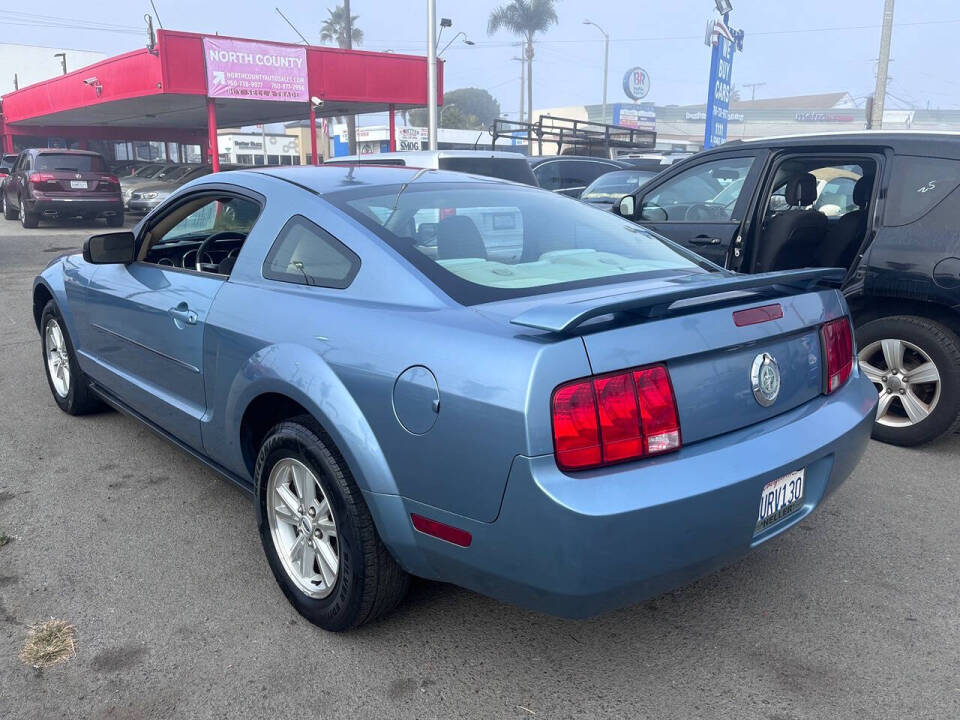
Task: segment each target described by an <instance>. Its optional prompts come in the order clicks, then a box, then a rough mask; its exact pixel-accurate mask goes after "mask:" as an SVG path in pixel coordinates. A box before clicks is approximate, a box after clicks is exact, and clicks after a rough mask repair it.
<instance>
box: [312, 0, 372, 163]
mask: <svg viewBox="0 0 960 720" xmlns="http://www.w3.org/2000/svg"><path fill="white" fill-rule="evenodd" d="M327 14H328V17H327V19H326V20H324V21H323V24H322V25H320V42H325V43H328V42H336V43H337V46H338V47H342V48H346V49H348V50H349V49H351V48H352V47H353V46H354V43H356V44H357V45H361V44H363V30H361V29H360V28H358V27H357V26H356V24H355V23H356V21H357V18H358V17H359V15H351V14H350V0H344V2H343V5H337V6H336V7H335V8H334V9H333V10H330V9H329V8H327ZM347 147H348V150H349V152H350V154H351V155H354V154H355V153H356V152H357V116H356V115H348V116H347Z"/></svg>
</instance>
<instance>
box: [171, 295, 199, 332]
mask: <svg viewBox="0 0 960 720" xmlns="http://www.w3.org/2000/svg"><path fill="white" fill-rule="evenodd" d="M167 312H168V313H170V317H172V318H173V322H174V324H175V325H176V326H177V327H178V328H180V329H181V330H182V329H183V326H184V325H196V324H197V313H196V312H194V311H193V310H191V309H190V308H189V307H188V306H187V304H186V303H185V302H182V303H180V304H179V305H177V306H176V307H172V308H170V309H169V310H168V311H167Z"/></svg>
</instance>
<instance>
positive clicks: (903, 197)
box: [885, 155, 960, 225]
mask: <svg viewBox="0 0 960 720" xmlns="http://www.w3.org/2000/svg"><path fill="white" fill-rule="evenodd" d="M958 185H960V160H946V159H943V158H931V157H917V156H912V155H897V156H896V157H895V158H894V159H893V166H892V168H891V170H890V190H889V192H888V193H887V210H886V217H885V221H886V224H887V225H907V224H909V223H912V222H915V221H916V220H919V219H920V218H921V217H923V216H924V215H926V214H927V212H929V211H930V210H932V209H933V207H934V206H935V205H937V204H938V203H939V202H940V201H941V200H943V199H944V198H945V197H946V196H947V195H949V194H950V193H951V192H953V191H954V190H955V189H956V188H957V186H958Z"/></svg>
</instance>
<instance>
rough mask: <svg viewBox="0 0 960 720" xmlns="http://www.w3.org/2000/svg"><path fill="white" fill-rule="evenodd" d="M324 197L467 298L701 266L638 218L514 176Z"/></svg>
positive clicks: (480, 298) (504, 295) (439, 283)
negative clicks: (503, 181)
mask: <svg viewBox="0 0 960 720" xmlns="http://www.w3.org/2000/svg"><path fill="white" fill-rule="evenodd" d="M326 197H327V199H328V200H330V201H331V202H332V203H334V204H335V205H336V206H337V207H339V208H341V209H342V210H344V211H345V212H347V213H348V214H350V215H351V216H352V217H354V218H356V219H357V220H359V221H360V222H362V223H363V224H364V225H366V226H367V227H368V228H370V229H371V230H373V232H375V233H376V234H377V235H379V236H380V237H381V238H382V239H383V240H384V241H385V242H387V243H388V244H389V245H391V246H392V247H393V248H394V249H396V250H397V252H399V253H400V254H401V255H403V256H404V257H406V258H407V259H408V260H409V261H410V262H411V263H412V264H413V265H415V266H416V267H417V268H419V269H420V270H421V271H422V272H423V273H424V274H425V275H427V277H429V278H430V279H431V280H432V281H433V282H434V283H435V284H436V285H437V286H438V287H440V288H441V289H442V290H444V291H445V292H446V293H447V294H449V295H450V296H451V297H453V298H454V299H455V300H457V301H458V302H461V303H464V304H474V303H478V302H488V301H493V300H499V299H503V298H507V297H517V296H522V295H534V294H537V293H542V292H551V291H554V290H557V289H562V288H566V287H580V286H586V285H600V284H605V283H616V282H621V281H623V280H626V279H632V278H636V277H642V276H650V275H651V273H669V274H674V273H676V272H677V271H678V270H680V271H684V272H703V271H705V266H704V265H703V264H702V261H700V260H698V259H696V256H694V255H693V254H692V253H687V252H686V251H684V250H682V249H680V248H678V247H677V246H675V245H673V244H672V243H670V242H668V241H666V240H663V239H661V238H659V237H657V236H655V235H653V234H651V233H650V232H648V231H646V230H645V229H644V228H642V227H640V226H639V225H635V224H634V223H632V222H629V221H627V220H624V219H623V218H620V217H618V216H616V215H614V214H612V213H603V212H598V211H597V210H596V208H591V207H590V206H588V205H586V204H584V203H581V202H579V201H576V200H571V199H570V198H566V197H562V196H559V195H556V194H553V193H546V192H540V191H538V190H533V189H528V188H522V187H519V186H515V185H496V184H487V183H484V184H480V183H424V184H422V185H420V186H417V185H415V184H411V185H408V186H402V185H394V186H388V187H377V188H368V189H363V188H362V189H356V190H347V191H342V192H339V193H332V194H329V195H327V196H326ZM425 230H429V232H425Z"/></svg>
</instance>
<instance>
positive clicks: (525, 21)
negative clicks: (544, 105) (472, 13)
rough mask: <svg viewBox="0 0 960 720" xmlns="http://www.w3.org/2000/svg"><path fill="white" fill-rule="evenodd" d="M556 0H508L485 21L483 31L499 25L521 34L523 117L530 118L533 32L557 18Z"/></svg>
mask: <svg viewBox="0 0 960 720" xmlns="http://www.w3.org/2000/svg"><path fill="white" fill-rule="evenodd" d="M555 2H556V0H511V2H509V3H507V4H506V5H501V6H500V7H498V8H497V9H496V10H494V11H493V12H492V13H490V19H489V20H488V21H487V34H488V35H493V34H494V33H495V32H497V30H500V29H501V28H503V29H505V30H509V31H510V32H512V33H513V34H514V35H519V36H520V37H521V38H523V41H524V44H525V53H526V54H525V57H526V59H527V121H528V122H529V121H531V120H532V119H533V36H534V35H536V34H537V33H543V32H546V31H547V30H548V29H549V28H550V26H551V25H554V24H556V22H557V11H556V9H555V8H554V7H553V5H554V3H555Z"/></svg>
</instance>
